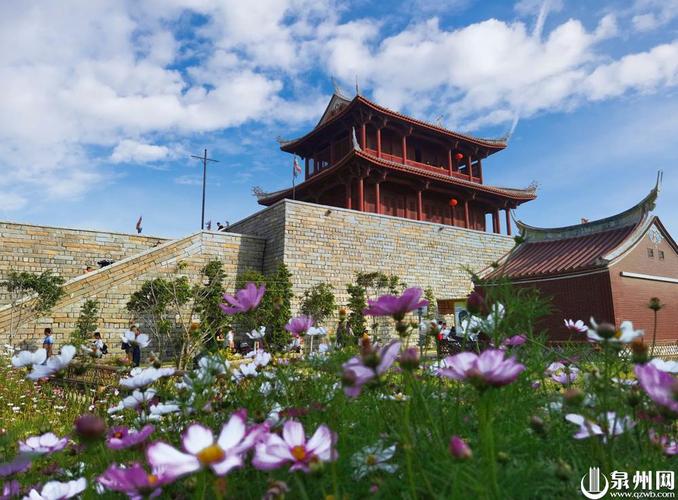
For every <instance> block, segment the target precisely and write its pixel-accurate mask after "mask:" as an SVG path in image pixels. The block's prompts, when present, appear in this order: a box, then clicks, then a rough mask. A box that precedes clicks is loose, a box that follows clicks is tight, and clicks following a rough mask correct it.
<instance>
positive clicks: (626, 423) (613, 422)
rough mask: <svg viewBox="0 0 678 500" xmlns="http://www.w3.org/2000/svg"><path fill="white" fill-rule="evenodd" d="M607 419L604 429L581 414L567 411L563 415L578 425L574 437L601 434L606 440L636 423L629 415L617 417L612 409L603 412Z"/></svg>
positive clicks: (583, 437) (581, 437)
mask: <svg viewBox="0 0 678 500" xmlns="http://www.w3.org/2000/svg"><path fill="white" fill-rule="evenodd" d="M605 419H606V420H607V425H606V431H604V430H603V428H602V427H601V426H600V425H598V424H597V423H595V422H594V421H593V420H588V419H587V418H585V417H584V416H582V415H578V414H576V413H569V414H567V415H565V420H567V421H568V422H571V423H573V424H575V425H578V426H579V430H578V431H577V432H576V434H575V435H574V438H575V439H586V438H588V437H591V436H602V437H603V442H606V441H607V438H608V437H614V436H617V435H619V434H623V433H624V432H625V431H627V430H629V429H632V428H633V427H634V426H635V425H636V424H635V422H634V421H633V420H631V418H629V417H619V416H617V414H616V413H615V412H613V411H608V412H607V413H606V414H605Z"/></svg>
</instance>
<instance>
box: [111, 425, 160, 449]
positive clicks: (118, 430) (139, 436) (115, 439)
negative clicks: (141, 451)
mask: <svg viewBox="0 0 678 500" xmlns="http://www.w3.org/2000/svg"><path fill="white" fill-rule="evenodd" d="M154 430H155V428H154V427H153V426H152V425H150V424H149V425H145V426H144V427H142V428H141V430H139V431H137V430H135V429H129V428H128V427H125V426H118V427H113V428H111V429H110V430H109V431H108V438H107V439H106V446H108V447H109V448H110V449H111V450H124V449H125V448H132V447H133V446H137V445H139V444H141V443H143V442H144V441H146V440H147V439H148V437H149V436H150V435H151V434H153V431H154Z"/></svg>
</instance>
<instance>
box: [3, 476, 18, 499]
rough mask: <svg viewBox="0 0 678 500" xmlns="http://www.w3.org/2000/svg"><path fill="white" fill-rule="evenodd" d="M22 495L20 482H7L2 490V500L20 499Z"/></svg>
mask: <svg viewBox="0 0 678 500" xmlns="http://www.w3.org/2000/svg"><path fill="white" fill-rule="evenodd" d="M20 494H21V485H20V484H19V481H17V480H16V479H14V480H13V481H7V482H5V483H4V484H3V485H2V490H0V500H9V499H10V498H14V497H18V496H19V495H20Z"/></svg>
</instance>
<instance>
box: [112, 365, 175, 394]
mask: <svg viewBox="0 0 678 500" xmlns="http://www.w3.org/2000/svg"><path fill="white" fill-rule="evenodd" d="M174 371H175V370H174V368H154V367H152V366H151V367H149V368H143V369H138V368H134V369H133V370H132V371H131V372H130V376H129V377H127V378H123V379H120V385H121V386H123V387H127V388H128V389H140V388H142V387H146V386H147V385H151V384H152V383H153V382H155V381H156V380H159V379H161V378H162V377H171V376H172V375H174Z"/></svg>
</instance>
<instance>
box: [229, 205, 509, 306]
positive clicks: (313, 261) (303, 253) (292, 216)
mask: <svg viewBox="0 0 678 500" xmlns="http://www.w3.org/2000/svg"><path fill="white" fill-rule="evenodd" d="M281 228H282V230H281ZM231 230H232V231H236V232H239V233H243V234H256V235H257V236H262V237H264V238H266V251H265V254H264V261H265V262H266V265H265V268H266V269H267V270H270V269H272V268H274V267H275V265H277V263H279V262H285V264H286V265H287V266H288V267H289V269H290V271H291V272H292V281H293V287H294V288H293V289H294V294H295V297H296V303H295V304H294V305H295V307H294V309H295V310H297V308H298V305H299V304H298V301H299V298H300V297H301V295H302V294H303V292H304V291H305V290H307V289H308V288H310V287H311V286H313V285H315V284H317V283H321V282H327V283H330V284H332V285H333V286H334V289H335V294H336V296H337V300H338V303H339V304H345V303H346V301H347V300H348V296H347V294H346V285H347V284H348V283H352V282H353V281H354V280H355V274H356V273H357V272H373V271H381V272H385V273H387V274H395V275H397V276H399V277H400V278H401V279H402V280H403V281H404V282H405V283H407V284H408V286H420V287H422V288H426V287H431V288H432V289H433V292H434V294H435V296H436V298H438V299H450V298H459V297H463V296H465V295H466V294H468V292H469V291H470V290H471V287H472V284H471V279H470V276H469V274H468V272H467V271H466V270H465V269H466V268H469V269H471V270H473V271H479V270H481V269H483V268H485V267H487V266H488V265H489V264H491V263H492V262H494V261H496V260H498V259H499V258H500V257H501V256H503V255H504V254H505V253H506V252H508V251H509V250H510V249H511V248H512V247H513V245H514V242H513V239H512V238H511V237H508V236H504V235H497V234H492V233H485V232H481V231H475V230H468V229H464V228H459V227H454V226H447V225H442V224H435V223H430V222H419V221H412V220H409V219H403V218H399V217H392V216H387V215H377V214H373V213H365V212H358V211H354V210H347V209H343V208H336V207H330V206H323V205H315V204H312V203H306V202H299V201H292V200H283V201H281V202H279V203H277V204H275V205H273V206H271V207H269V208H267V209H265V210H262V211H261V212H258V213H257V214H254V215H253V216H251V217H248V218H247V219H245V220H244V221H242V222H239V223H236V224H234V225H233V226H231Z"/></svg>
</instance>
